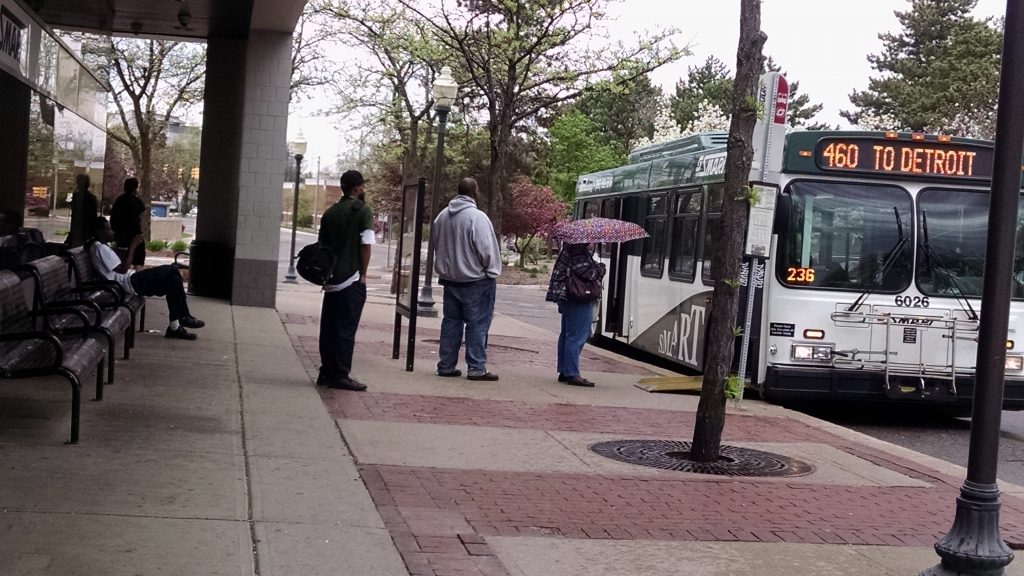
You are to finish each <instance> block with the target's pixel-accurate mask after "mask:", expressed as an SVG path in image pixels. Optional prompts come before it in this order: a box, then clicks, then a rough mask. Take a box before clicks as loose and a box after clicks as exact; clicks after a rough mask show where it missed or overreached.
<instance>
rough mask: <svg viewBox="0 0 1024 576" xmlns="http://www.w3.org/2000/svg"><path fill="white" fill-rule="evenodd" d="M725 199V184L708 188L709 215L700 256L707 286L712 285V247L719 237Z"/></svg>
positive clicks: (706, 218) (703, 277)
mask: <svg viewBox="0 0 1024 576" xmlns="http://www.w3.org/2000/svg"><path fill="white" fill-rule="evenodd" d="M724 198H725V185H724V184H714V185H712V186H709V187H708V203H707V208H706V211H707V215H706V217H705V219H704V243H703V246H702V250H701V256H700V257H701V260H702V262H703V264H702V267H701V271H700V277H701V279H702V280H703V281H704V283H705V284H711V271H712V265H713V263H712V262H711V255H712V253H713V249H712V247H713V246H714V239H715V238H716V237H717V236H718V229H719V225H720V223H721V220H722V200H723V199H724Z"/></svg>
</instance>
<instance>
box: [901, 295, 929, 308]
mask: <svg viewBox="0 0 1024 576" xmlns="http://www.w3.org/2000/svg"><path fill="white" fill-rule="evenodd" d="M896 305H897V306H901V307H903V308H927V307H928V306H929V302H928V297H927V296H897V297H896Z"/></svg>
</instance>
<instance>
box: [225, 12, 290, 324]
mask: <svg viewBox="0 0 1024 576" xmlns="http://www.w3.org/2000/svg"><path fill="white" fill-rule="evenodd" d="M248 44H249V49H248V54H247V57H246V72H245V105H244V111H245V115H244V120H243V126H242V156H241V163H240V169H239V171H240V181H239V194H238V218H237V224H236V228H235V267H234V275H233V282H232V293H231V301H232V302H233V303H235V304H241V305H246V306H264V307H273V306H274V304H275V298H276V294H277V281H278V278H277V265H278V257H279V253H280V246H281V187H282V185H283V184H284V173H285V170H286V168H287V165H288V145H287V142H286V140H287V138H288V134H287V132H288V102H289V100H290V96H291V94H290V84H291V62H292V60H291V56H292V35H291V33H285V32H269V31H260V30H253V31H251V32H250V35H249V40H248Z"/></svg>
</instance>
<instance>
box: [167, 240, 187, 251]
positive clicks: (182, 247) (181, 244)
mask: <svg viewBox="0 0 1024 576" xmlns="http://www.w3.org/2000/svg"><path fill="white" fill-rule="evenodd" d="M171 250H172V251H174V252H186V251H188V242H185V241H184V240H175V241H174V243H173V244H171Z"/></svg>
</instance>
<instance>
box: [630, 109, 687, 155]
mask: <svg viewBox="0 0 1024 576" xmlns="http://www.w3.org/2000/svg"><path fill="white" fill-rule="evenodd" d="M680 136H682V133H681V132H679V125H678V124H676V120H675V117H673V116H672V106H671V105H670V103H669V101H668V98H662V99H661V103H660V104H659V105H658V112H657V114H655V116H654V133H653V135H652V136H651V137H650V138H641V139H639V140H637V142H636V146H634V147H633V149H634V150H637V149H639V148H646V147H647V146H653V145H655V144H662V143H664V142H668V141H669V140H675V139H676V138H679V137H680Z"/></svg>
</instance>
